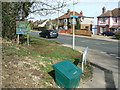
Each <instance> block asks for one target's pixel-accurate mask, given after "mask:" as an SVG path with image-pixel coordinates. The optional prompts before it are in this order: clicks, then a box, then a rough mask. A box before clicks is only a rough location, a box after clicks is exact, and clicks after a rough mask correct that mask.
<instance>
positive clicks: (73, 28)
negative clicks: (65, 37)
mask: <svg viewBox="0 0 120 90" xmlns="http://www.w3.org/2000/svg"><path fill="white" fill-rule="evenodd" d="M73 15H75V12H74V0H73ZM74 20H75V17H73V26H72V31H73V45H72V48H73V49H74V48H75V25H74V22H75V21H74Z"/></svg>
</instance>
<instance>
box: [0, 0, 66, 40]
mask: <svg viewBox="0 0 120 90" xmlns="http://www.w3.org/2000/svg"><path fill="white" fill-rule="evenodd" d="M65 6H66V2H65V1H62V2H61V1H57V0H44V1H39V2H38V1H35V0H33V2H2V24H3V25H2V37H3V38H8V39H15V38H16V21H17V20H22V21H23V20H25V18H26V17H27V16H28V15H29V14H30V13H35V14H36V13H37V14H39V15H40V16H45V15H49V14H53V13H55V12H56V11H58V10H59V11H60V10H61V11H62V10H63V9H62V8H64V7H65ZM30 7H31V8H30Z"/></svg>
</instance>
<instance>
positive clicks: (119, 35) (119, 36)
mask: <svg viewBox="0 0 120 90" xmlns="http://www.w3.org/2000/svg"><path fill="white" fill-rule="evenodd" d="M115 37H116V39H119V40H120V31H116V33H115Z"/></svg>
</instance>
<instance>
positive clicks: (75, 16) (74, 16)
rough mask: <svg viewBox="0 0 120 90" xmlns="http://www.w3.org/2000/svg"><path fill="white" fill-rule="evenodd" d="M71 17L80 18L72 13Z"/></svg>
mask: <svg viewBox="0 0 120 90" xmlns="http://www.w3.org/2000/svg"><path fill="white" fill-rule="evenodd" d="M70 17H73V18H78V16H77V15H70Z"/></svg>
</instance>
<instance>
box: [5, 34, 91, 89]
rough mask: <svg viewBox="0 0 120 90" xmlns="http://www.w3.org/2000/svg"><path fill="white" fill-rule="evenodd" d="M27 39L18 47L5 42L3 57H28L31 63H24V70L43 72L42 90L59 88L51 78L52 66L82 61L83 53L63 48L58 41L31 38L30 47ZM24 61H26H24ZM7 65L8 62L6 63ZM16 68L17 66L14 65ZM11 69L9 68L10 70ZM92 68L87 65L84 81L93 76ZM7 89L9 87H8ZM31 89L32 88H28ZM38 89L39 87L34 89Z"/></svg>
mask: <svg viewBox="0 0 120 90" xmlns="http://www.w3.org/2000/svg"><path fill="white" fill-rule="evenodd" d="M25 39H26V37H25V36H24V37H23V38H22V39H21V42H22V44H20V45H18V44H16V43H14V42H11V41H6V40H3V57H6V56H7V57H9V56H12V55H13V56H14V55H18V56H19V57H27V58H29V59H30V60H31V62H29V63H28V62H24V64H23V65H24V67H22V68H23V69H24V68H28V70H29V69H30V68H31V66H32V67H37V68H36V69H37V70H39V71H40V72H42V74H41V75H43V76H42V78H41V80H42V81H40V80H39V82H42V83H41V86H40V87H41V88H42V86H44V88H57V87H58V86H57V85H56V84H55V83H54V79H53V77H51V76H52V75H51V71H52V70H53V68H52V65H53V64H55V63H57V62H60V61H63V60H65V59H69V60H70V61H71V62H73V63H74V62H75V61H76V60H77V61H81V53H80V52H78V51H75V50H73V49H71V48H68V47H65V46H62V45H61V43H59V42H56V41H51V40H47V39H44V38H39V37H33V36H30V45H29V46H27V45H26V44H24V42H25ZM23 61H24V60H23ZM6 63H7V62H6ZM14 66H15V65H14ZM78 67H80V68H81V62H80V63H78ZM8 69H9V68H8ZM91 71H92V68H91V67H90V66H89V63H87V65H86V68H85V73H83V74H82V77H81V79H82V80H84V79H86V78H89V77H90V76H91ZM6 87H7V86H6ZM26 88H30V87H26ZM34 88H38V87H34Z"/></svg>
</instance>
